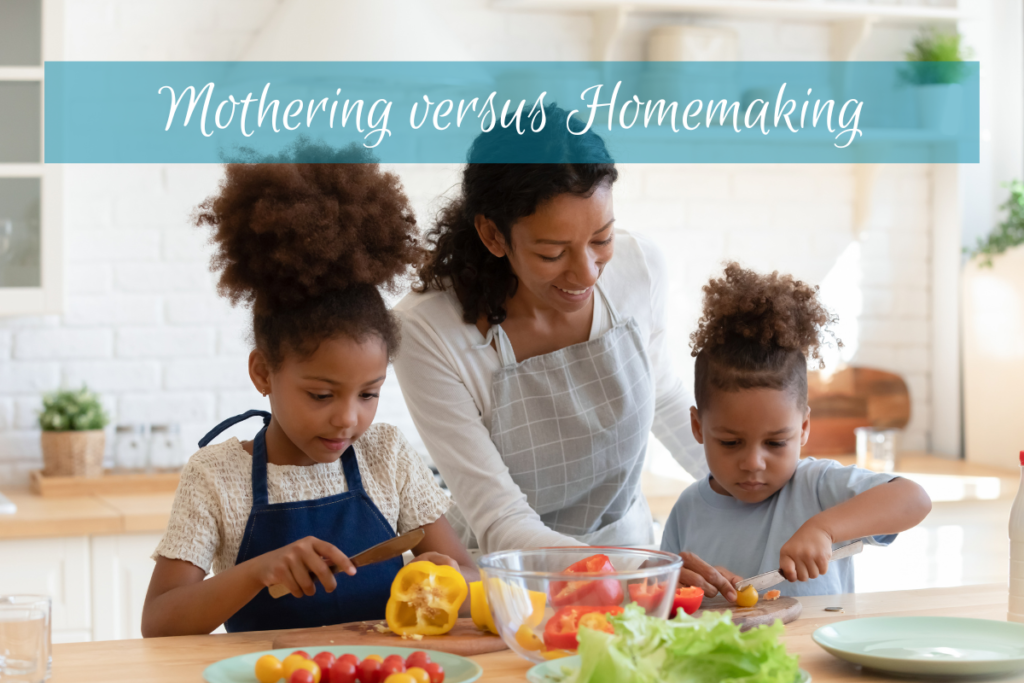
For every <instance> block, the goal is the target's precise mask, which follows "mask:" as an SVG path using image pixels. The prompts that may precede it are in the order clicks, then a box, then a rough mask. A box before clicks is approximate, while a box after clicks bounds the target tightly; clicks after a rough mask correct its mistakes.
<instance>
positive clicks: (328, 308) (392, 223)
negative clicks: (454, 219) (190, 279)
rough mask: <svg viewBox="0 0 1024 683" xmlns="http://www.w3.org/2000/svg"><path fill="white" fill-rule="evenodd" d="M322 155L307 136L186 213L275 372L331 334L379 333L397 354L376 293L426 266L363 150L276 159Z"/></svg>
mask: <svg viewBox="0 0 1024 683" xmlns="http://www.w3.org/2000/svg"><path fill="white" fill-rule="evenodd" d="M323 152H324V148H323V146H317V145H314V144H311V143H309V142H308V141H305V140H303V141H300V142H299V143H297V144H296V145H295V146H294V147H293V148H292V149H290V150H289V152H288V154H284V155H282V156H281V157H276V158H275V159H274V160H273V161H275V163H230V164H227V166H226V176H225V178H224V180H223V181H222V182H221V184H220V188H219V192H218V193H217V194H215V195H213V196H211V197H208V198H207V199H206V200H204V201H203V203H202V204H200V205H199V207H198V209H197V210H196V212H195V214H194V217H193V218H194V220H195V223H196V225H198V226H203V225H207V226H210V228H212V231H213V235H212V238H211V241H212V242H213V244H214V245H215V247H216V252H215V254H214V256H213V258H212V260H211V264H210V269H211V270H213V271H220V281H219V283H218V285H217V291H218V292H219V293H220V294H221V295H222V296H225V297H227V298H228V299H230V301H231V303H232V305H237V304H238V303H243V304H246V305H250V306H251V307H252V311H253V341H254V343H255V345H256V348H257V349H259V350H260V351H262V352H263V353H264V354H265V356H266V357H267V360H268V362H269V364H270V366H271V367H272V368H276V367H279V365H280V363H281V361H282V360H283V358H284V354H285V353H286V352H294V353H297V354H299V355H300V356H303V357H305V356H308V355H310V354H312V353H314V352H315V351H316V349H317V348H318V347H319V345H320V343H321V342H323V341H324V340H326V339H330V338H332V337H334V336H336V335H339V334H343V335H347V336H349V337H352V338H354V339H357V340H360V341H362V340H363V339H365V338H367V337H368V336H371V335H376V336H379V337H380V338H381V339H382V340H383V341H384V343H385V344H386V346H387V349H388V356H389V358H391V357H393V355H394V354H395V352H396V351H397V349H398V344H399V331H398V324H397V322H396V320H395V319H394V317H393V315H392V313H391V312H390V311H389V310H388V308H387V305H386V304H385V303H384V299H383V297H382V296H381V293H380V291H379V288H384V289H387V290H390V291H394V290H395V287H396V286H397V281H398V280H399V278H401V277H402V276H403V275H404V274H405V273H406V271H407V269H408V267H409V266H410V265H414V264H416V263H419V261H420V260H421V259H422V254H423V251H422V248H421V247H420V246H419V245H418V242H417V238H416V236H417V228H416V219H415V218H414V216H413V212H412V209H411V208H410V206H409V200H408V199H407V198H406V196H405V193H404V192H403V190H402V186H401V183H400V181H399V179H398V177H397V176H396V175H394V174H392V173H385V172H382V171H381V170H380V168H379V166H378V165H377V164H376V163H373V162H372V158H370V157H368V156H367V155H366V154H365V153H364V152H362V151H361V150H359V149H358V148H349V149H346V150H341V151H338V153H337V157H336V158H337V161H338V163H283V162H284V161H285V160H286V159H292V160H296V159H298V160H301V159H302V158H304V157H306V158H308V156H309V155H310V154H313V153H316V154H317V155H318V156H317V158H321V159H322V158H324V156H323ZM346 162H353V163H346Z"/></svg>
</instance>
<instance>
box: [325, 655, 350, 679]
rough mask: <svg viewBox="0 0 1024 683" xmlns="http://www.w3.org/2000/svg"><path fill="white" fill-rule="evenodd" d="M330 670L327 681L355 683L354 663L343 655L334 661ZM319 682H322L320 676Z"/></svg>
mask: <svg viewBox="0 0 1024 683" xmlns="http://www.w3.org/2000/svg"><path fill="white" fill-rule="evenodd" d="M353 656H354V655H353ZM330 672H331V673H330V678H329V683H356V680H357V676H356V674H357V669H356V665H355V664H353V663H352V661H351V660H348V659H345V658H344V657H343V658H341V659H339V660H337V661H335V662H334V664H333V665H332V666H331V668H330ZM321 675H322V674H321ZM320 683H323V679H322V678H321V679H320Z"/></svg>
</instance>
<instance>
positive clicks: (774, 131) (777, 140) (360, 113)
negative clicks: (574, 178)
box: [45, 62, 979, 163]
mask: <svg viewBox="0 0 1024 683" xmlns="http://www.w3.org/2000/svg"><path fill="white" fill-rule="evenodd" d="M978 84H979V79H978V64H977V63H976V62H963V63H933V64H927V63H907V62H417V63H412V62H47V63H46V69H45V102H46V112H45V120H46V124H45V125H46V162H47V163H223V162H225V161H233V160H242V161H258V160H262V161H273V160H275V158H279V159H285V158H287V154H286V151H287V150H288V149H290V148H292V147H294V146H295V144H296V143H297V142H298V141H300V140H304V141H306V142H307V143H310V142H311V143H314V144H313V145H312V146H310V145H306V149H307V153H309V151H308V150H310V149H315V150H319V151H318V152H314V153H313V154H314V157H313V158H308V159H306V160H307V161H320V162H332V161H342V160H348V161H351V160H353V159H356V160H368V159H371V158H372V159H374V160H378V161H382V162H391V163H438V162H444V163H453V162H464V161H466V160H467V158H468V154H469V150H470V146H471V145H472V144H473V142H474V141H475V140H476V139H477V138H478V137H479V136H481V135H483V136H485V138H486V137H487V136H488V135H494V136H495V138H494V139H495V140H499V138H500V144H487V145H480V144H478V145H477V149H476V150H475V151H474V157H473V158H474V161H480V162H493V163H508V162H540V163H558V162H593V161H605V160H607V156H606V152H605V150H604V149H601V148H600V147H601V146H600V145H598V146H597V147H595V146H593V145H566V144H562V143H559V140H562V139H564V138H565V137H566V136H567V135H568V136H572V137H573V138H575V137H580V138H582V137H588V136H590V135H591V134H594V135H597V136H599V137H600V138H601V139H602V140H603V141H604V146H605V147H606V148H607V154H610V156H611V158H612V159H614V160H615V161H616V162H619V163H974V162H977V161H978V154H979V87H978ZM552 105H557V106H552ZM349 145H354V146H356V147H358V148H359V149H360V150H362V151H364V152H366V154H363V155H356V156H355V157H354V156H352V155H347V156H344V155H343V156H340V157H339V156H338V154H337V153H336V150H337V149H338V148H342V147H347V146H349Z"/></svg>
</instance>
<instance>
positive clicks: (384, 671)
mask: <svg viewBox="0 0 1024 683" xmlns="http://www.w3.org/2000/svg"><path fill="white" fill-rule="evenodd" d="M404 673H405V661H404V660H403V661H401V662H394V661H392V662H384V663H383V664H381V665H380V679H381V680H382V681H386V680H387V679H388V677H389V676H391V674H404Z"/></svg>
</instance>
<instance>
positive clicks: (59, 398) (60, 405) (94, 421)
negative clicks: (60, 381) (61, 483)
mask: <svg viewBox="0 0 1024 683" xmlns="http://www.w3.org/2000/svg"><path fill="white" fill-rule="evenodd" d="M109 422H110V418H109V417H108V416H107V412H106V411H105V410H104V409H103V406H102V404H101V403H100V399H99V397H98V396H97V395H96V394H94V393H92V392H91V391H89V390H88V389H87V388H86V387H84V386H83V387H82V388H81V389H78V390H68V389H64V390H61V391H55V392H52V393H49V394H46V395H44V396H43V410H42V412H40V413H39V427H40V428H41V429H42V430H43V434H42V436H41V438H40V446H41V448H42V451H43V475H45V476H50V477H58V476H60V477H66V476H75V477H98V476H101V475H102V474H103V451H104V447H105V446H106V438H105V436H104V434H103V428H104V427H106V426H107V424H108V423H109Z"/></svg>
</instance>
